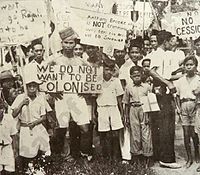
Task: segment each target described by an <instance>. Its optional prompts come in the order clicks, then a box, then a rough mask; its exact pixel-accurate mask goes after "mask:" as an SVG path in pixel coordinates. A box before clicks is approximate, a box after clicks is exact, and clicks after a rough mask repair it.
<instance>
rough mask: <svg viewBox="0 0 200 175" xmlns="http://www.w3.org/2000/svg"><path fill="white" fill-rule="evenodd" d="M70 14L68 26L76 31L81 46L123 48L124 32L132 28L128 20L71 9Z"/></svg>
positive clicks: (131, 23)
mask: <svg viewBox="0 0 200 175" xmlns="http://www.w3.org/2000/svg"><path fill="white" fill-rule="evenodd" d="M71 12H72V16H71V23H70V25H71V26H72V27H73V28H74V29H75V30H76V32H77V33H78V35H79V36H80V38H81V42H82V43H83V44H89V45H96V46H102V47H103V46H105V45H110V46H111V45H112V47H113V48H115V49H123V48H124V44H125V39H126V30H129V29H132V27H133V22H132V21H131V20H130V19H128V18H126V17H121V16H118V15H113V14H103V13H97V12H91V11H86V10H80V9H73V10H72V11H71Z"/></svg>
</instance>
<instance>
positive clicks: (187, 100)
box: [181, 98, 195, 103]
mask: <svg viewBox="0 0 200 175" xmlns="http://www.w3.org/2000/svg"><path fill="white" fill-rule="evenodd" d="M189 101H195V99H192V98H183V99H181V103H184V102H189Z"/></svg>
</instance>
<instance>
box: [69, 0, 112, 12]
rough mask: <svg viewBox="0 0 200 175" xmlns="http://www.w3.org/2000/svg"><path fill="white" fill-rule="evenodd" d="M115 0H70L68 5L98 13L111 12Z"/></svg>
mask: <svg viewBox="0 0 200 175" xmlns="http://www.w3.org/2000/svg"><path fill="white" fill-rule="evenodd" d="M114 3H115V0H81V1H80V0H70V6H71V7H73V8H79V9H84V10H89V11H94V12H100V13H111V12H112V7H113V5H114Z"/></svg>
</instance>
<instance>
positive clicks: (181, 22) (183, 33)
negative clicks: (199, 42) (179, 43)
mask: <svg viewBox="0 0 200 175" xmlns="http://www.w3.org/2000/svg"><path fill="white" fill-rule="evenodd" d="M171 21H173V23H174V32H173V33H174V34H175V35H177V36H180V37H182V38H189V37H194V38H196V37H198V36H199V35H200V13H199V11H188V12H180V13H174V14H173V15H172V16H171Z"/></svg>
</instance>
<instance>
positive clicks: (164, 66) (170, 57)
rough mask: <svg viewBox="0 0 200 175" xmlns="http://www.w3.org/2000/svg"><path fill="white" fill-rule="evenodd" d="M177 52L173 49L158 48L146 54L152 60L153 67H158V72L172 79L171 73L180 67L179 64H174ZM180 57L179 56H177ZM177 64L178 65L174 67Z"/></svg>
mask: <svg viewBox="0 0 200 175" xmlns="http://www.w3.org/2000/svg"><path fill="white" fill-rule="evenodd" d="M174 55H175V53H174V52H172V51H164V50H163V49H161V48H158V49H157V50H156V51H155V52H153V53H151V54H149V55H147V56H146V58H149V59H150V60H151V67H155V66H156V67H158V69H157V73H158V74H159V75H160V76H162V77H163V78H166V79H170V78H171V73H172V72H173V71H175V70H176V69H178V68H179V66H178V64H174V63H173V62H174V58H175V56H174ZM177 59H178V58H177ZM175 65H177V66H176V67H174V66H175Z"/></svg>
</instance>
